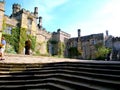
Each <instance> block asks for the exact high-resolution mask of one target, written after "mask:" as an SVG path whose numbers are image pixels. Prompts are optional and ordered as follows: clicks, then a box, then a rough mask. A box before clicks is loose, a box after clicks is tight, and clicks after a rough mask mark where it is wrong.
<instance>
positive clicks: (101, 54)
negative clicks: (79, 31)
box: [96, 46, 110, 60]
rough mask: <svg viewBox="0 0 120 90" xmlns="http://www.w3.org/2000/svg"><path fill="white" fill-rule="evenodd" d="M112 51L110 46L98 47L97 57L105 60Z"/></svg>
mask: <svg viewBox="0 0 120 90" xmlns="http://www.w3.org/2000/svg"><path fill="white" fill-rule="evenodd" d="M109 52H110V49H109V48H106V47H105V46H101V47H98V49H97V52H96V59H97V60H105V58H106V55H107V54H108V53H109Z"/></svg>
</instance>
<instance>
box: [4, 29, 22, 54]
mask: <svg viewBox="0 0 120 90" xmlns="http://www.w3.org/2000/svg"><path fill="white" fill-rule="evenodd" d="M19 32H20V31H19V28H18V27H16V28H13V29H12V34H11V35H10V34H5V33H4V34H2V35H3V36H4V37H5V40H6V42H7V44H9V45H11V46H12V47H13V48H14V51H15V52H16V53H17V52H18V48H19Z"/></svg>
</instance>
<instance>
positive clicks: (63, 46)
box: [58, 41, 65, 56]
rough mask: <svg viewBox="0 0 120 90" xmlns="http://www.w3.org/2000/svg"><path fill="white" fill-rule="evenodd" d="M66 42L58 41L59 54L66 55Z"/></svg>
mask: <svg viewBox="0 0 120 90" xmlns="http://www.w3.org/2000/svg"><path fill="white" fill-rule="evenodd" d="M64 50H65V44H64V43H63V42H61V41H59V42H58V56H64Z"/></svg>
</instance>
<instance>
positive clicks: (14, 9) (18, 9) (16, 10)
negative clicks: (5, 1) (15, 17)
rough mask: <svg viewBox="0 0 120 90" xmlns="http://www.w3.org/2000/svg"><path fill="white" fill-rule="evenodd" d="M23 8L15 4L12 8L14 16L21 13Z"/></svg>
mask: <svg viewBox="0 0 120 90" xmlns="http://www.w3.org/2000/svg"><path fill="white" fill-rule="evenodd" d="M20 8H21V6H20V5H19V4H13V6H12V10H13V11H12V14H16V13H17V12H19V11H20Z"/></svg>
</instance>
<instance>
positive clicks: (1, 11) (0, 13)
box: [0, 1, 4, 42]
mask: <svg viewBox="0 0 120 90" xmlns="http://www.w3.org/2000/svg"><path fill="white" fill-rule="evenodd" d="M3 17H4V2H2V1H0V42H1V36H2V25H3Z"/></svg>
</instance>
